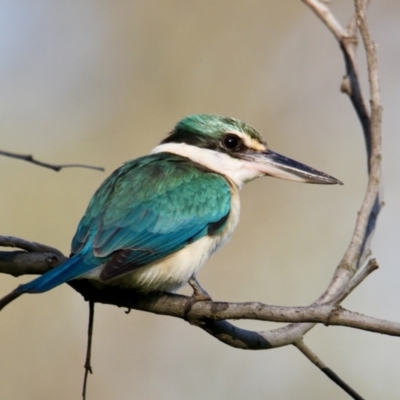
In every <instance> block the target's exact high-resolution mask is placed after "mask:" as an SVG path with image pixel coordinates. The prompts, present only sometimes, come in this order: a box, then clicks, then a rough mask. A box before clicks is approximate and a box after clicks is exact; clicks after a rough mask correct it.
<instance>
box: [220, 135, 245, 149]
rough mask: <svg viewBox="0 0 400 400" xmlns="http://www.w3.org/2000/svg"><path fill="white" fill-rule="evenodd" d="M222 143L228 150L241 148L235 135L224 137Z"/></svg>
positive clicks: (240, 143) (240, 142)
mask: <svg viewBox="0 0 400 400" xmlns="http://www.w3.org/2000/svg"><path fill="white" fill-rule="evenodd" d="M222 142H223V144H224V147H225V148H226V149H228V150H239V149H240V148H241V147H242V140H241V139H240V138H239V137H238V136H236V135H226V136H225V137H224V138H223V141H222Z"/></svg>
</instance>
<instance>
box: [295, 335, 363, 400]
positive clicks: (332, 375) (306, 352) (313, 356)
mask: <svg viewBox="0 0 400 400" xmlns="http://www.w3.org/2000/svg"><path fill="white" fill-rule="evenodd" d="M293 345H294V346H295V347H297V348H298V349H299V350H300V351H301V352H302V353H303V354H304V355H305V356H306V357H307V358H308V359H309V360H310V361H311V362H312V363H313V364H314V365H315V366H316V367H317V368H319V369H320V370H321V372H323V373H324V374H325V375H326V376H327V377H328V378H329V379H331V380H332V381H333V382H335V383H336V385H338V386H339V387H340V388H342V389H343V390H344V391H345V392H346V393H347V394H348V395H349V396H350V397H351V398H352V399H354V400H364V399H363V397H361V396H360V395H359V394H358V393H357V392H356V391H355V390H354V389H353V388H351V387H350V386H349V385H348V384H347V383H346V382H345V381H343V380H342V379H341V378H340V377H339V376H338V375H337V374H336V373H335V372H333V371H332V370H331V369H330V368H329V367H328V366H327V365H326V364H325V363H324V362H323V361H322V360H321V359H320V358H319V357H318V356H317V355H316V354H315V353H314V352H313V351H312V350H311V349H310V348H309V347H308V346H307V345H306V344H305V343H304V341H303V339H300V340H298V341H297V342H294V343H293Z"/></svg>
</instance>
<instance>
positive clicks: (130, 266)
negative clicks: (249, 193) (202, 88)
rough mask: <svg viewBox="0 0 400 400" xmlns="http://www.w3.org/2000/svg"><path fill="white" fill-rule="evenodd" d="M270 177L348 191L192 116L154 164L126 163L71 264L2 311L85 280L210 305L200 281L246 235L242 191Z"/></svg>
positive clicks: (220, 121)
mask: <svg viewBox="0 0 400 400" xmlns="http://www.w3.org/2000/svg"><path fill="white" fill-rule="evenodd" d="M262 176H272V177H277V178H281V179H288V180H292V181H298V182H305V183H314V184H342V182H340V181H339V180H338V179H336V178H334V177H332V176H330V175H327V174H325V173H323V172H320V171H318V170H316V169H313V168H311V167H308V166H307V165H304V164H302V163H300V162H297V161H294V160H292V159H290V158H287V157H285V156H283V155H280V154H279V153H276V152H274V151H272V150H270V149H269V147H268V146H267V143H266V141H265V140H264V138H263V137H262V136H261V135H260V134H259V133H258V132H257V131H256V129H254V128H253V127H252V126H250V125H248V124H247V123H245V122H243V121H241V120H238V119H234V118H229V117H225V116H220V115H212V114H195V115H189V116H186V117H184V118H183V119H182V120H180V121H179V122H178V123H177V124H176V125H175V127H174V128H173V130H172V131H171V132H170V133H169V134H168V135H167V136H166V137H165V138H164V139H163V140H162V141H161V143H160V144H159V145H157V146H156V147H155V148H154V149H153V150H152V151H151V153H150V154H149V155H146V156H143V157H140V158H137V159H134V160H130V161H128V162H126V163H125V164H123V165H122V166H121V167H120V168H118V169H117V170H115V171H114V172H113V173H112V174H111V175H110V176H109V177H108V178H107V179H106V180H105V181H104V182H103V183H102V184H101V186H100V187H99V188H98V190H97V191H96V192H95V194H94V195H93V197H92V198H91V200H90V202H89V205H88V207H87V210H86V212H85V214H84V216H83V217H82V219H81V221H80V223H79V225H78V228H77V231H76V234H75V236H74V238H73V240H72V245H71V255H70V257H69V258H68V259H67V261H65V262H64V263H62V264H61V265H59V266H57V267H55V268H54V269H51V270H50V271H48V272H46V273H44V274H43V275H41V276H39V277H37V278H36V279H34V280H32V281H30V282H28V283H25V284H22V285H20V286H18V287H17V288H16V289H15V290H14V291H13V292H11V293H10V294H9V295H8V296H9V299H10V300H9V301H4V302H3V304H2V306H3V307H4V306H5V305H6V304H8V302H11V301H12V300H13V299H14V298H17V297H19V296H20V295H22V294H24V293H42V292H46V291H48V290H51V289H53V288H55V287H57V286H59V285H61V284H63V283H65V282H68V281H71V280H73V279H78V278H86V279H92V280H95V281H100V282H101V283H103V284H105V285H110V286H113V287H116V288H133V289H136V290H137V291H139V292H141V293H143V294H147V293H150V292H154V291H162V292H175V291H176V290H178V289H179V288H180V287H182V286H184V285H186V284H188V283H189V284H190V285H191V286H192V288H193V295H192V296H193V297H195V298H196V297H197V298H198V299H199V300H201V299H209V296H208V294H207V292H206V291H205V290H204V289H203V288H202V287H201V286H200V284H199V283H198V281H197V279H196V275H197V273H198V271H199V269H200V268H201V267H202V265H203V264H204V263H205V262H206V260H207V259H208V258H209V257H210V256H211V255H212V254H213V253H215V252H216V251H217V250H218V249H219V248H221V246H222V245H223V244H225V243H226V242H227V241H228V240H229V239H230V237H231V235H232V233H233V231H234V229H235V228H236V226H237V224H238V221H239V214H240V199H239V191H240V189H241V188H242V187H243V185H244V184H245V183H247V182H249V181H252V180H254V179H256V178H258V177H262ZM6 297H7V296H6ZM3 299H5V298H3Z"/></svg>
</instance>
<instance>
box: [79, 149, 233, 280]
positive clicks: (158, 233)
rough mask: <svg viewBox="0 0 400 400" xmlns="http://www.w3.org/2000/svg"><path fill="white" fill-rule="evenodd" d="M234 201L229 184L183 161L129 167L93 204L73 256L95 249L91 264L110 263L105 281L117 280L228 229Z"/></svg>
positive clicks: (152, 159)
mask: <svg viewBox="0 0 400 400" xmlns="http://www.w3.org/2000/svg"><path fill="white" fill-rule="evenodd" d="M230 199H231V195H230V188H229V184H228V182H227V181H226V179H225V178H223V177H222V176H220V175H218V174H215V173H213V172H211V171H210V170H207V169H204V168H203V167H201V166H200V165H197V164H193V163H192V162H190V161H189V160H187V159H185V158H183V157H180V156H175V155H172V154H168V153H160V154H154V155H151V156H147V157H143V158H140V159H138V160H134V161H131V162H128V163H126V164H125V165H124V166H123V167H121V168H120V169H118V170H117V171H115V172H114V174H112V175H111V176H110V177H109V178H108V179H107V180H106V181H105V182H104V183H103V185H102V186H101V187H100V188H99V190H98V191H97V192H96V194H95V195H94V197H93V198H92V200H91V202H90V204H89V207H88V210H87V212H86V214H85V216H84V217H83V219H82V221H81V223H80V225H79V227H78V230H77V233H76V235H75V237H74V240H73V243H72V252H73V253H75V254H76V253H79V252H80V251H83V250H84V249H86V251H87V250H88V249H90V250H91V251H89V253H88V254H87V255H86V256H85V258H86V259H87V258H88V257H94V258H96V259H101V260H103V262H104V261H105V264H106V265H105V267H104V268H103V270H102V273H101V276H100V277H101V279H103V280H108V279H111V278H114V277H116V276H119V275H121V274H124V273H126V272H129V271H131V270H134V269H136V268H139V267H141V266H144V265H147V264H150V263H152V262H155V261H157V260H159V259H161V258H163V257H165V256H167V255H169V254H172V253H174V252H176V251H178V250H179V249H181V248H183V247H185V246H186V245H187V244H189V243H192V242H194V241H196V240H198V239H200V238H202V237H203V236H205V235H207V234H214V233H216V232H218V231H219V230H220V229H223V227H224V224H225V222H226V220H227V218H228V216H229V211H230ZM87 261H89V262H88V264H98V263H96V262H93V263H91V262H90V260H87ZM92 261H94V260H92Z"/></svg>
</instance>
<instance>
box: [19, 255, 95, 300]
mask: <svg viewBox="0 0 400 400" xmlns="http://www.w3.org/2000/svg"><path fill="white" fill-rule="evenodd" d="M86 271H87V266H86V265H85V264H84V262H83V256H82V255H80V254H77V255H75V256H72V257H71V258H70V259H68V260H67V261H65V263H63V264H61V265H59V266H58V267H56V268H54V269H52V270H51V271H48V272H46V273H45V274H43V275H42V276H39V277H38V278H36V279H34V280H33V281H30V282H28V283H25V284H24V285H20V286H18V287H17V288H16V289H15V290H14V292H15V293H20V294H22V293H42V292H46V291H48V290H50V289H53V288H55V287H56V286H58V285H61V284H62V283H65V282H68V281H70V280H72V279H74V278H77V277H78V276H79V275H82V274H83V273H85V272H86Z"/></svg>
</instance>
